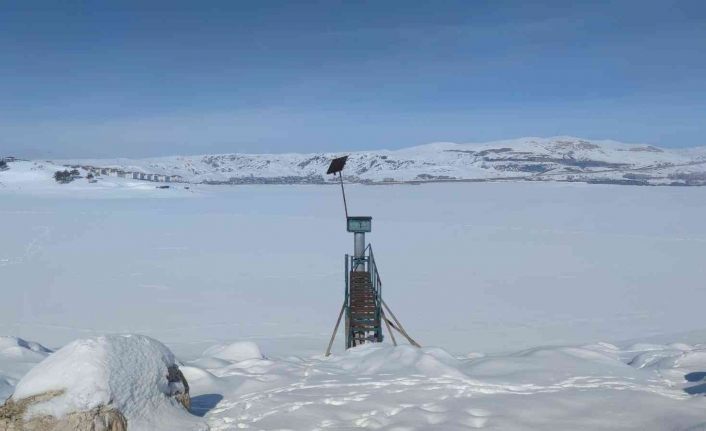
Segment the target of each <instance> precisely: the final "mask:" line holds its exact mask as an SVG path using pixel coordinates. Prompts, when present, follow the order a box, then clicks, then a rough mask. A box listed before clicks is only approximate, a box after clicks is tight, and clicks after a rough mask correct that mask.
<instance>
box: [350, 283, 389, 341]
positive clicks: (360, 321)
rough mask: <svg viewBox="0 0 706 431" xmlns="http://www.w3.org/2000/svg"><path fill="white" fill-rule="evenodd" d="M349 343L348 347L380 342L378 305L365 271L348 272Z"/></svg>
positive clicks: (380, 330) (380, 331)
mask: <svg viewBox="0 0 706 431" xmlns="http://www.w3.org/2000/svg"><path fill="white" fill-rule="evenodd" d="M349 280H350V292H349V295H350V314H349V324H350V333H351V337H350V341H351V343H352V345H351V346H349V347H354V346H358V345H360V344H363V343H365V342H373V343H375V342H378V343H379V342H382V328H381V326H380V312H379V311H380V308H379V307H380V304H378V299H379V298H378V297H377V294H376V292H375V289H374V288H373V285H372V283H371V278H370V273H369V272H367V271H351V272H350V279H349Z"/></svg>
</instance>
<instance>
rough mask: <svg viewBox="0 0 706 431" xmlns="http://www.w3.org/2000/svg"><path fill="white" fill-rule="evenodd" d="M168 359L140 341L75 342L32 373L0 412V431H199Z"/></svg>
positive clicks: (201, 426) (160, 348) (184, 385)
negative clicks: (129, 430)
mask: <svg viewBox="0 0 706 431" xmlns="http://www.w3.org/2000/svg"><path fill="white" fill-rule="evenodd" d="M190 408H191V397H190V395H189V383H188V382H187V381H186V378H185V377H184V374H183V373H182V372H181V370H180V369H179V367H178V365H177V364H176V360H175V358H174V356H173V354H172V353H171V352H170V351H169V349H167V348H166V347H165V346H164V345H162V344H161V343H159V342H158V341H156V340H153V339H151V338H148V337H144V336H140V335H108V336H102V337H96V338H89V339H82V340H76V341H74V342H73V343H70V344H68V345H66V346H64V347H63V348H62V349H60V350H58V351H57V352H55V353H52V354H50V355H49V356H47V358H46V359H44V360H43V361H42V362H40V363H39V364H37V365H36V366H35V367H34V368H32V369H31V370H30V371H29V372H28V373H27V374H26V375H25V376H24V377H22V379H21V380H20V381H19V382H18V383H17V386H15V388H14V393H13V395H12V396H11V397H10V398H9V399H8V400H7V401H6V402H5V404H4V405H2V406H0V431H127V430H128V429H131V430H160V431H167V430H169V431H175V430H189V431H191V430H205V429H208V427H207V426H206V424H205V423H204V422H203V420H202V419H201V418H198V417H195V416H192V415H190V414H189V413H188V411H189V409H190Z"/></svg>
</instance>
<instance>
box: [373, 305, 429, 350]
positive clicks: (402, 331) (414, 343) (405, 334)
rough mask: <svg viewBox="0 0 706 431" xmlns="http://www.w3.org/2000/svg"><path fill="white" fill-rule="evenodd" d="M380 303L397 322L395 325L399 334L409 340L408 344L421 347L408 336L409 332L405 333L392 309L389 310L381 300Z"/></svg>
mask: <svg viewBox="0 0 706 431" xmlns="http://www.w3.org/2000/svg"><path fill="white" fill-rule="evenodd" d="M382 305H383V306H384V307H385V310H387V312H388V313H390V316H392V320H394V321H395V323H396V324H397V327H398V329H399V331H400V334H402V335H403V336H404V337H405V338H406V339H407V341H409V344H411V345H413V346H415V347H422V346H420V345H419V344H418V343H417V342H416V341H414V340H413V339H412V337H410V336H409V334H407V331H405V330H404V327H403V326H402V324H401V323H400V321H399V320H397V317H395V313H393V312H392V310H390V307H388V306H387V304H386V303H385V301H382Z"/></svg>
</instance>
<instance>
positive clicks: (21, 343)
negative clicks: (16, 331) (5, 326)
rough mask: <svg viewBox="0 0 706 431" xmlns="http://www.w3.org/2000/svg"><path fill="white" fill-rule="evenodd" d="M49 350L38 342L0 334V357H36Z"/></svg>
mask: <svg viewBox="0 0 706 431" xmlns="http://www.w3.org/2000/svg"><path fill="white" fill-rule="evenodd" d="M48 353H51V350H49V349H47V348H46V347H44V346H42V345H41V344H39V343H35V342H32V341H26V340H23V339H22V338H17V337H8V336H0V357H4V358H24V357H29V358H36V357H44V356H46V355H47V354H48Z"/></svg>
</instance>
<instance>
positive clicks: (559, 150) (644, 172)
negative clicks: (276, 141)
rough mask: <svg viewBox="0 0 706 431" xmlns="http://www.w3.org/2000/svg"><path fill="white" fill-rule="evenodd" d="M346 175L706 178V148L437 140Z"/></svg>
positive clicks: (222, 174) (214, 168)
mask: <svg viewBox="0 0 706 431" xmlns="http://www.w3.org/2000/svg"><path fill="white" fill-rule="evenodd" d="M338 156H341V153H312V154H297V153H289V154H216V155H199V156H173V157H160V158H150V159H99V160H62V161H58V162H57V163H59V164H67V165H74V166H81V167H88V168H90V167H112V168H117V169H120V170H123V171H126V172H142V173H152V174H160V175H178V176H180V177H182V178H184V179H186V180H187V181H189V182H195V183H201V182H204V183H233V184H242V183H317V182H325V181H327V180H330V178H324V177H325V176H324V172H325V171H326V168H327V166H328V163H329V162H330V160H331V159H332V158H334V157H338ZM345 176H346V178H347V180H348V181H351V182H363V183H383V182H387V183H390V182H412V181H414V182H417V181H419V182H424V181H453V180H459V181H464V180H466V181H467V180H471V181H472V180H480V181H492V180H496V181H497V180H507V179H513V180H532V181H585V182H616V183H626V184H674V185H684V184H686V185H692V184H693V185H701V184H703V183H704V182H706V148H704V147H699V148H692V149H688V150H667V149H662V148H658V147H655V146H651V145H637V144H624V143H620V142H615V141H607V140H602V141H598V140H594V141H592V140H586V139H581V138H575V137H569V136H560V137H552V138H532V137H529V138H520V139H513V140H505V141H495V142H488V143H478V144H455V143H447V142H437V143H432V144H427V145H421V146H417V147H411V148H405V149H401V150H395V151H389V150H379V151H359V152H353V153H350V154H349V162H348V165H347V167H346V171H345Z"/></svg>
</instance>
